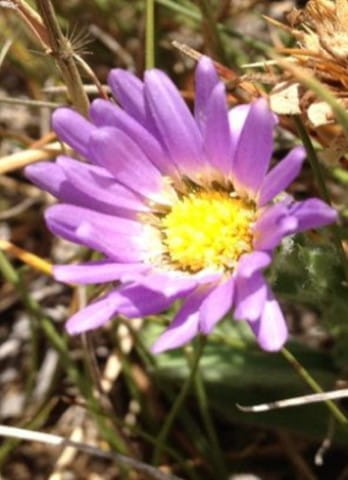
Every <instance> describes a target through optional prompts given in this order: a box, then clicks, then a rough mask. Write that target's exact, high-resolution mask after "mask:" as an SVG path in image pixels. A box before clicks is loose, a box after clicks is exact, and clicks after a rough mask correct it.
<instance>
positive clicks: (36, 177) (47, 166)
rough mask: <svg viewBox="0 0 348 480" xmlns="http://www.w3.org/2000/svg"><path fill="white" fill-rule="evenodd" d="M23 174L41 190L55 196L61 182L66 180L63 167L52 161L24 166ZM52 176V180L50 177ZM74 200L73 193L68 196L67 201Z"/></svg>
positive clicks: (58, 196) (58, 191)
mask: <svg viewBox="0 0 348 480" xmlns="http://www.w3.org/2000/svg"><path fill="white" fill-rule="evenodd" d="M24 172H25V176H26V177H27V178H28V179H29V180H30V181H31V182H33V183H34V184H35V185H37V186H38V187H39V188H41V190H45V191H46V192H49V193H50V194H51V195H53V196H54V197H57V198H61V197H60V191H61V187H62V184H63V183H64V182H65V181H66V177H65V174H64V172H63V169H62V168H61V167H60V166H59V165H57V164H55V163H53V162H39V163H33V164H32V165H29V166H28V167H26V168H25V171H24ZM53 178H54V181H52V179H53ZM73 200H74V193H73V192H72V194H71V195H70V196H69V200H68V199H66V201H67V202H69V201H73Z"/></svg>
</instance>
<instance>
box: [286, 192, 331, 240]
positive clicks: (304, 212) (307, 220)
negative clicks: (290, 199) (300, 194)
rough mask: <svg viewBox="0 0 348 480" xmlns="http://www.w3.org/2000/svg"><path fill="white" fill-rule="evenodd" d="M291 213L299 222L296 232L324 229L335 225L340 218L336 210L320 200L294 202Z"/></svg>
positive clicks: (311, 199) (310, 199)
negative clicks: (326, 226) (331, 224)
mask: <svg viewBox="0 0 348 480" xmlns="http://www.w3.org/2000/svg"><path fill="white" fill-rule="evenodd" d="M290 213H291V215H293V216H294V217H296V219H297V220H298V227H297V228H296V232H303V231H304V230H308V229H311V228H320V227H324V226H325V225H329V224H330V223H334V222H335V221H336V220H337V217H338V214H337V212H336V210H334V209H333V208H331V207H329V205H327V204H326V203H324V202H323V201H321V200H319V199H318V198H309V199H308V200H304V201H303V202H294V203H293V204H292V206H291V207H290Z"/></svg>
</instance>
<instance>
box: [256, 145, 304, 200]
mask: <svg viewBox="0 0 348 480" xmlns="http://www.w3.org/2000/svg"><path fill="white" fill-rule="evenodd" d="M305 157H306V151H305V149H304V148H303V147H295V148H294V149H292V150H291V152H289V153H288V155H287V156H286V157H285V158H284V159H283V160H282V161H281V162H280V163H278V165H276V166H275V167H274V168H273V169H272V170H271V171H270V172H269V173H268V174H267V175H266V177H265V179H264V182H263V184H262V186H261V190H260V193H259V196H258V197H259V198H258V205H259V206H260V207H262V206H263V205H265V204H266V203H267V202H269V201H270V200H272V199H273V198H274V197H275V196H276V195H278V194H279V193H280V192H282V191H283V190H284V189H285V188H286V187H287V186H288V185H289V184H290V183H291V182H292V181H293V180H294V179H295V178H296V177H297V175H298V174H299V173H300V170H301V167H302V163H303V160H304V159H305Z"/></svg>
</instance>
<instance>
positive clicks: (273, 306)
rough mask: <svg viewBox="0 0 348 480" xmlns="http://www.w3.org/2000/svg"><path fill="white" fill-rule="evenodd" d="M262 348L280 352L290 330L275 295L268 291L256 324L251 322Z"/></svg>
mask: <svg viewBox="0 0 348 480" xmlns="http://www.w3.org/2000/svg"><path fill="white" fill-rule="evenodd" d="M249 325H250V327H251V329H252V330H253V332H254V334H255V336H256V338H257V341H258V343H259V345H260V346H261V348H263V349H264V350H266V351H268V352H276V351H278V350H280V349H281V348H282V347H283V345H284V343H285V342H286V340H287V338H288V328H287V325H286V322H285V319H284V316H283V314H282V311H281V309H280V306H279V304H278V302H277V301H276V299H275V298H274V297H273V294H272V293H271V291H270V290H268V295H267V300H266V303H265V306H264V309H263V312H262V315H261V318H260V319H259V320H258V321H256V322H249Z"/></svg>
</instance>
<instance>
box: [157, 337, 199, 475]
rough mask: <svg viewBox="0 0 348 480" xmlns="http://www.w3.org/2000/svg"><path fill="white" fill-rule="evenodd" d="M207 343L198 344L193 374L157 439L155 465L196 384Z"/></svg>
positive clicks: (188, 378)
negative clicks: (187, 397) (183, 405)
mask: <svg viewBox="0 0 348 480" xmlns="http://www.w3.org/2000/svg"><path fill="white" fill-rule="evenodd" d="M204 346H205V342H204V340H203V339H201V341H200V342H199V344H198V347H197V348H196V350H195V352H194V354H193V358H192V363H191V372H190V374H189V376H188V377H187V379H186V381H185V383H184V384H183V386H182V388H181V390H180V392H179V394H178V396H177V397H176V399H175V402H174V404H173V406H172V408H171V410H170V412H169V414H168V415H167V417H166V419H165V421H164V424H163V426H162V429H161V431H160V433H159V435H158V437H157V442H156V448H155V452H154V455H153V461H152V463H153V465H158V464H159V461H160V457H161V453H162V450H163V448H164V443H165V441H166V438H167V436H168V434H169V431H170V429H171V428H172V425H173V423H174V420H175V418H176V416H177V415H178V413H179V411H180V409H181V407H182V404H183V403H184V400H185V398H186V396H187V394H188V392H189V390H190V388H191V386H192V384H193V382H194V379H195V377H196V373H197V369H198V365H199V361H200V359H201V357H202V354H203V350H204Z"/></svg>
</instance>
